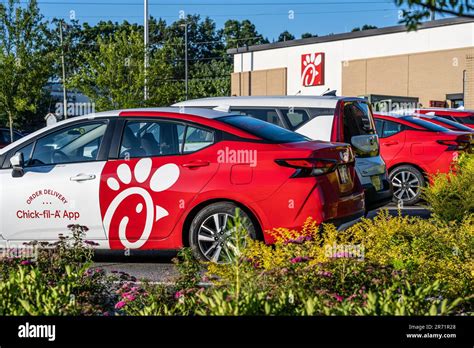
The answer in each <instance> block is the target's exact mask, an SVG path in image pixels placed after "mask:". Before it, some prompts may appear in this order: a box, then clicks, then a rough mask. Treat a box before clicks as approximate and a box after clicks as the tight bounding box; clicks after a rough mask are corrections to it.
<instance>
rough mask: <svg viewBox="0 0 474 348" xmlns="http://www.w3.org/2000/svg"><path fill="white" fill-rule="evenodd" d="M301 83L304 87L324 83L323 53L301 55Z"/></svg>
mask: <svg viewBox="0 0 474 348" xmlns="http://www.w3.org/2000/svg"><path fill="white" fill-rule="evenodd" d="M301 84H302V85H303V86H305V87H311V86H321V85H324V53H323V52H318V53H308V54H302V55H301Z"/></svg>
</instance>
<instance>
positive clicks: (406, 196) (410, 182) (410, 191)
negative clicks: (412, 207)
mask: <svg viewBox="0 0 474 348" xmlns="http://www.w3.org/2000/svg"><path fill="white" fill-rule="evenodd" d="M392 185H393V187H394V192H393V195H394V196H395V197H396V198H397V199H398V200H402V201H410V200H413V199H415V198H416V197H418V195H419V194H420V190H421V183H420V180H419V179H418V177H417V176H416V175H415V174H413V173H412V172H409V171H400V172H398V173H396V174H395V175H394V176H393V177H392Z"/></svg>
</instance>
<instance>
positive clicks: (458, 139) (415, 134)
mask: <svg viewBox="0 0 474 348" xmlns="http://www.w3.org/2000/svg"><path fill="white" fill-rule="evenodd" d="M374 118H375V125H376V129H377V134H378V135H379V138H380V152H381V154H382V157H383V159H384V160H385V163H386V164H387V168H388V171H389V177H390V179H391V181H392V185H393V191H394V193H393V194H394V199H395V200H396V201H402V202H403V204H405V205H413V204H415V203H417V202H418V201H419V200H420V195H421V188H422V187H423V186H425V185H426V182H427V179H428V178H429V176H430V175H431V174H436V173H448V172H449V171H450V170H451V169H452V164H453V161H455V160H456V159H457V156H458V154H459V152H460V151H468V150H470V148H471V146H472V145H471V144H472V133H467V132H457V131H452V130H449V129H447V128H445V127H442V126H440V125H437V124H435V123H432V122H431V121H427V120H424V119H422V118H420V117H416V116H404V115H382V114H375V115H374Z"/></svg>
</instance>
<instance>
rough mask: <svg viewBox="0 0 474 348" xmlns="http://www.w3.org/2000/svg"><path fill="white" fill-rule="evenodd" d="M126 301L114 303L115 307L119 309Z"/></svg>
mask: <svg viewBox="0 0 474 348" xmlns="http://www.w3.org/2000/svg"><path fill="white" fill-rule="evenodd" d="M126 304H127V303H126V302H125V301H119V302H117V304H116V305H115V309H121V308H123V307H124V306H125V305H126Z"/></svg>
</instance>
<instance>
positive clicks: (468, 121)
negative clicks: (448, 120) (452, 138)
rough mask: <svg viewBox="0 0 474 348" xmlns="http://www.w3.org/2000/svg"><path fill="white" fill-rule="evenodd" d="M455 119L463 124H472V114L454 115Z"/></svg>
mask: <svg viewBox="0 0 474 348" xmlns="http://www.w3.org/2000/svg"><path fill="white" fill-rule="evenodd" d="M454 118H455V120H456V121H458V122H459V123H464V124H474V116H464V117H454Z"/></svg>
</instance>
